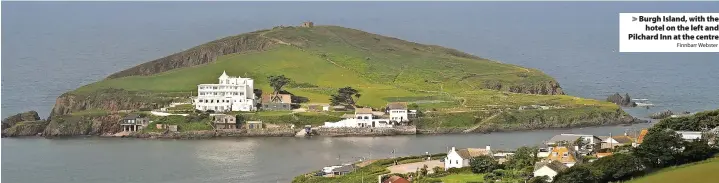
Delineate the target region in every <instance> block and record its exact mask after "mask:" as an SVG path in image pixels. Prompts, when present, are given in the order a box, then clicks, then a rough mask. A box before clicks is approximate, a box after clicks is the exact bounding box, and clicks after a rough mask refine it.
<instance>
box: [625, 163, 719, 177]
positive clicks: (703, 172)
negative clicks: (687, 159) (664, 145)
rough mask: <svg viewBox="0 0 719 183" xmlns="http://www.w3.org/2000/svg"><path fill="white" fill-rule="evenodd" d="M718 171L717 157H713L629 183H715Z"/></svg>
mask: <svg viewBox="0 0 719 183" xmlns="http://www.w3.org/2000/svg"><path fill="white" fill-rule="evenodd" d="M718 171H719V157H715V158H712V159H708V160H705V161H701V162H698V163H693V164H688V165H681V166H677V167H670V168H665V169H662V170H660V171H659V172H656V173H653V174H650V175H647V176H644V177H641V178H638V179H634V180H632V181H629V183H674V182H687V183H688V182H691V183H715V182H717V181H718V180H719V174H717V172H718Z"/></svg>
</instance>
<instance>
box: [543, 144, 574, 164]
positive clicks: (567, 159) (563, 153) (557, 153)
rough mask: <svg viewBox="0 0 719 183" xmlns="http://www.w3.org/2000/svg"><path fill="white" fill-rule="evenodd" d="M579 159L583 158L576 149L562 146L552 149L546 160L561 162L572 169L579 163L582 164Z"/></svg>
mask: <svg viewBox="0 0 719 183" xmlns="http://www.w3.org/2000/svg"><path fill="white" fill-rule="evenodd" d="M579 158H581V156H580V155H579V153H577V151H576V149H572V148H569V147H565V146H561V147H554V148H552V150H551V151H550V152H549V156H548V157H547V159H546V160H547V161H559V162H561V163H562V164H564V165H566V166H567V167H572V166H574V164H576V163H577V162H580V160H579Z"/></svg>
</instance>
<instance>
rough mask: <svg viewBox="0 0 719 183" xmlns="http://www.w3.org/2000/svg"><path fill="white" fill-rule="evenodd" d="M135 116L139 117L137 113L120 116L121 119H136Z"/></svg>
mask: <svg viewBox="0 0 719 183" xmlns="http://www.w3.org/2000/svg"><path fill="white" fill-rule="evenodd" d="M137 118H140V115H138V114H128V115H127V116H125V117H124V118H122V119H137Z"/></svg>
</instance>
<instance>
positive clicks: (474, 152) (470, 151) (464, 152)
mask: <svg viewBox="0 0 719 183" xmlns="http://www.w3.org/2000/svg"><path fill="white" fill-rule="evenodd" d="M457 154H458V155H459V157H462V159H470V158H473V157H477V156H483V155H487V156H492V151H491V150H487V149H481V148H466V149H460V150H458V151H457Z"/></svg>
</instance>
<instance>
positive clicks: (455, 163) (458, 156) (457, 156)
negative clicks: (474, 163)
mask: <svg viewBox="0 0 719 183" xmlns="http://www.w3.org/2000/svg"><path fill="white" fill-rule="evenodd" d="M493 155H494V154H493V153H492V150H491V149H490V147H489V146H487V147H486V148H485V149H481V148H466V149H460V150H456V149H455V148H454V147H452V149H450V150H449V152H447V157H445V158H444V170H448V169H450V168H462V167H468V166H469V160H470V159H472V158H474V157H477V156H490V157H493Z"/></svg>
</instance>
